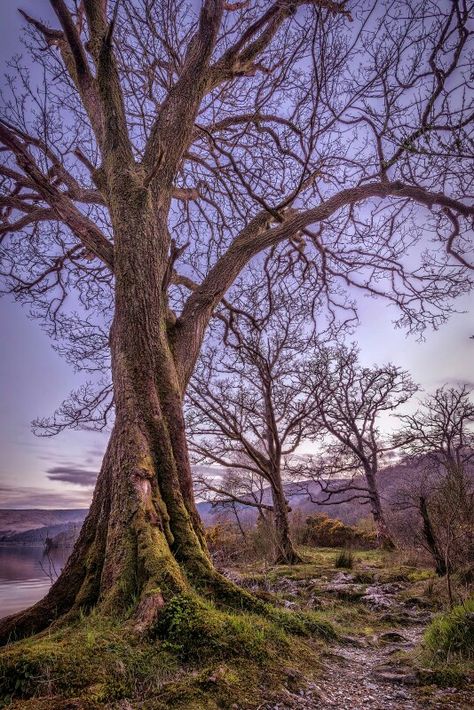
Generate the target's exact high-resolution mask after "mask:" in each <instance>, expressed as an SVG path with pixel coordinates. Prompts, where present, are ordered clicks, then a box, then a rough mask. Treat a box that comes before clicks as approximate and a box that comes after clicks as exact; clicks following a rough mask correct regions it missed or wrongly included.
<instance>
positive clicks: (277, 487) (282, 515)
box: [271, 472, 302, 565]
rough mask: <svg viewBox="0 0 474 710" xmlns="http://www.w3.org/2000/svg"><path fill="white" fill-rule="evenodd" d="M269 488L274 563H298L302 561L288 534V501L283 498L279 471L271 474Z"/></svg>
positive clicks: (283, 493)
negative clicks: (274, 551)
mask: <svg viewBox="0 0 474 710" xmlns="http://www.w3.org/2000/svg"><path fill="white" fill-rule="evenodd" d="M271 490H272V501H273V519H274V525H275V538H276V552H277V554H276V559H275V564H277V565H296V564H300V563H301V562H302V560H301V557H300V556H299V555H298V553H297V552H296V550H295V548H294V546H293V542H292V540H291V536H290V526H289V522H288V512H289V510H288V503H287V501H286V498H285V492H284V490H283V485H282V482H281V476H280V474H279V472H275V473H274V475H273V476H272V486H271Z"/></svg>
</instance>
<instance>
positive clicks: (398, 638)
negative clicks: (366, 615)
mask: <svg viewBox="0 0 474 710" xmlns="http://www.w3.org/2000/svg"><path fill="white" fill-rule="evenodd" d="M379 641H382V643H410V641H409V639H407V638H405V636H402V634H399V633H398V632H397V631H386V632H385V633H383V634H380V636H379Z"/></svg>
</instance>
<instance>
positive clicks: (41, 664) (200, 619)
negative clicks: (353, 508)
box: [0, 594, 328, 710]
mask: <svg viewBox="0 0 474 710" xmlns="http://www.w3.org/2000/svg"><path fill="white" fill-rule="evenodd" d="M323 628H324V629H327V628H328V627H327V625H325V624H322V623H321V620H320V619H318V618H317V617H311V615H306V616H305V615H301V616H300V615H295V617H294V619H293V620H292V615H291V613H290V612H288V613H284V614H281V615H275V618H274V619H273V620H270V619H266V618H263V617H262V616H257V615H253V614H248V613H229V612H225V611H222V610H219V609H217V608H216V607H215V606H213V605H212V604H211V603H209V602H206V601H203V600H202V599H200V598H199V597H197V596H195V595H192V594H182V595H178V596H176V597H175V598H174V599H173V600H172V601H171V602H169V603H168V604H167V605H166V607H165V608H164V609H163V611H162V613H161V616H160V620H159V624H158V625H157V627H156V628H155V636H154V637H151V636H150V637H148V638H146V639H144V638H143V637H142V638H139V637H138V636H134V635H133V634H132V631H131V629H130V628H127V627H126V626H124V625H123V623H122V624H118V623H112V622H111V621H110V620H106V619H104V618H103V617H100V616H99V615H98V614H94V613H93V614H91V615H89V616H87V617H83V618H82V619H81V620H80V621H78V622H76V624H75V625H70V626H68V627H64V628H62V629H60V630H57V631H55V632H54V633H50V634H49V635H43V636H40V637H35V638H32V639H28V640H24V641H20V642H18V643H15V644H12V645H11V646H8V647H6V648H5V649H3V650H2V652H1V655H0V698H1V700H0V706H5V705H7V704H9V703H10V702H13V703H17V705H16V707H18V708H22V709H23V708H29V707H31V708H35V709H36V708H40V707H42V705H41V703H42V699H43V698H45V697H47V698H48V699H50V704H49V705H48V709H49V710H52V709H54V710H55V708H56V707H57V708H62V707H64V706H65V701H66V700H67V699H70V700H71V701H72V699H74V703H76V702H77V703H78V704H77V707H78V708H88V709H89V708H90V709H92V708H96V707H103V706H104V705H109V706H110V705H111V706H114V704H115V703H117V702H119V701H121V700H125V699H126V700H128V701H130V702H131V704H132V706H133V703H134V702H135V701H138V700H140V703H143V705H142V704H141V705H140V707H143V708H144V709H146V708H147V707H150V708H153V710H160V709H161V708H163V709H164V708H196V709H198V708H199V709H200V710H201V709H204V708H210V709H211V710H215V709H216V710H217V708H222V707H227V705H226V702H228V698H229V697H232V699H233V700H234V699H235V701H236V702H238V704H240V705H241V706H243V707H247V708H252V707H258V705H260V704H261V700H262V697H263V696H264V695H265V698H267V697H273V696H275V697H279V695H278V694H279V693H280V692H283V693H284V691H283V690H282V688H283V684H284V683H285V682H286V681H285V678H286V675H285V674H286V670H285V668H286V666H285V664H286V663H289V664H292V667H294V666H295V665H296V666H297V665H298V664H299V666H302V665H303V664H308V665H307V668H306V670H305V672H304V675H305V676H308V675H310V674H311V672H312V669H313V668H315V667H316V665H317V656H316V649H315V647H313V646H312V645H311V642H310V639H309V636H308V635H309V634H311V633H312V632H314V633H318V634H319V635H321V629H323ZM289 632H291V633H292V634H296V635H295V636H292V637H291V638H290V636H289V635H288V634H289ZM303 635H306V636H307V637H308V641H306V640H304V639H303V638H302V636H303ZM326 635H327V634H326ZM56 698H57V699H58V701H57V705H56ZM30 699H33V700H31V703H32V704H30V702H29V700H30ZM59 699H62V704H61V702H60V700H59ZM13 707H15V704H14V705H13Z"/></svg>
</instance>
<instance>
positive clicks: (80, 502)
mask: <svg viewBox="0 0 474 710" xmlns="http://www.w3.org/2000/svg"><path fill="white" fill-rule="evenodd" d="M91 498H92V491H91V490H90V489H87V490H79V491H74V492H70V491H69V492H68V491H66V492H64V493H63V492H56V491H51V490H45V489H44V488H36V487H33V486H31V487H27V486H25V487H13V486H1V487H0V508H2V509H7V510H8V509H11V508H13V509H15V508H16V509H28V508H46V509H58V508H59V509H64V508H72V509H75V508H88V507H89V505H90V502H91Z"/></svg>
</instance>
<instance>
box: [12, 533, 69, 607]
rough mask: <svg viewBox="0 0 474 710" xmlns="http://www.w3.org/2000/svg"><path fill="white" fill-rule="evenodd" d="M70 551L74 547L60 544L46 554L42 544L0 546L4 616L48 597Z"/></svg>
mask: <svg viewBox="0 0 474 710" xmlns="http://www.w3.org/2000/svg"><path fill="white" fill-rule="evenodd" d="M70 552H71V549H70V548H58V549H57V550H51V552H50V554H49V555H48V556H46V555H44V552H43V548H42V547H39V546H38V547H27V546H26V545H25V546H23V545H21V546H15V547H13V546H12V547H7V546H5V547H1V546H0V617H2V616H8V615H9V614H13V613H14V612H16V611H20V610H21V609H26V607H28V606H31V604H34V603H35V602H37V601H38V600H39V599H41V598H42V597H44V595H45V594H46V592H47V591H48V589H49V588H50V586H51V579H53V580H54V579H56V577H57V576H58V574H59V572H60V571H61V570H62V568H63V567H64V565H65V563H66V561H67V558H68V557H69V554H70Z"/></svg>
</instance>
